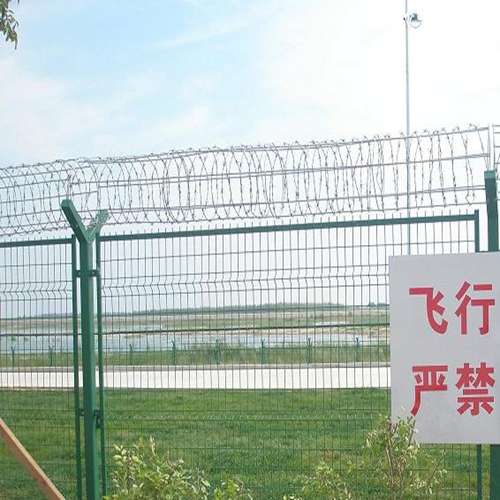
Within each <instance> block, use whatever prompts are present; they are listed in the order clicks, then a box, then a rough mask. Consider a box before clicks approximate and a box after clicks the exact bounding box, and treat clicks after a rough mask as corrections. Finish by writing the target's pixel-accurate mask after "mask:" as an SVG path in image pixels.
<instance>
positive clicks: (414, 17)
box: [403, 12, 422, 29]
mask: <svg viewBox="0 0 500 500" xmlns="http://www.w3.org/2000/svg"><path fill="white" fill-rule="evenodd" d="M403 19H404V21H405V23H406V24H407V26H409V27H410V28H415V29H416V28H420V26H421V25H422V19H420V18H419V17H418V14H417V13H416V12H411V13H408V14H406V15H405V17H404V18H403Z"/></svg>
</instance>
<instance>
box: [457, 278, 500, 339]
mask: <svg viewBox="0 0 500 500" xmlns="http://www.w3.org/2000/svg"><path fill="white" fill-rule="evenodd" d="M470 286H471V285H470V283H467V281H465V282H464V284H463V285H462V287H461V288H460V290H459V291H458V293H457V294H456V298H457V299H458V300H461V301H462V302H461V303H460V305H459V306H458V309H457V310H456V311H455V315H456V316H458V317H459V318H460V331H461V332H462V335H466V334H467V308H468V306H469V304H470V305H471V307H481V308H482V312H483V324H482V325H481V327H480V328H479V332H480V333H481V335H486V334H487V333H488V332H489V331H490V306H494V305H495V299H472V298H471V297H470V296H469V295H468V294H467V291H468V290H469V288H470ZM472 289H473V290H474V291H475V292H491V290H493V285H491V284H482V285H474V286H473V288H472Z"/></svg>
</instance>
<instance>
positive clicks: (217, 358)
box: [215, 339, 220, 365]
mask: <svg viewBox="0 0 500 500" xmlns="http://www.w3.org/2000/svg"><path fill="white" fill-rule="evenodd" d="M215 362H216V363H217V364H218V365H220V341H219V339H217V340H216V341H215Z"/></svg>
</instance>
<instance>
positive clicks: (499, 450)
mask: <svg viewBox="0 0 500 500" xmlns="http://www.w3.org/2000/svg"><path fill="white" fill-rule="evenodd" d="M484 184H485V191H486V211H487V214H488V252H498V249H499V245H498V202H497V180H496V172H495V171H494V170H488V171H486V172H485V173H484ZM490 500H500V446H499V445H492V446H490Z"/></svg>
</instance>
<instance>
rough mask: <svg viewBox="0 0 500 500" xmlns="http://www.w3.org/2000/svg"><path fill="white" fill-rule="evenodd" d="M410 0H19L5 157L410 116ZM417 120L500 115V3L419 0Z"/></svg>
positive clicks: (124, 150) (224, 140)
mask: <svg viewBox="0 0 500 500" xmlns="http://www.w3.org/2000/svg"><path fill="white" fill-rule="evenodd" d="M404 7H405V6H404V0H399V1H395V0H378V1H376V2H375V1H373V0H142V1H141V2H136V1H132V0H127V1H124V0H121V1H119V0H106V1H102V0H79V1H68V0H43V1H40V0H21V2H20V4H19V5H17V2H16V3H13V8H14V10H15V14H16V17H17V19H18V20H19V22H20V27H19V39H20V41H19V45H18V48H17V50H14V46H13V45H12V44H7V43H0V167H5V166H9V165H17V164H21V163H33V162H41V161H50V160H54V159H60V158H72V157H82V156H91V157H94V156H121V155H135V154H147V153H161V152H165V151H169V150H171V149H185V148H201V147H208V146H228V145H239V144H258V143H282V142H293V141H300V142H308V141H321V140H340V139H349V138H352V137H364V136H372V135H377V134H378V135H385V134H398V133H399V132H401V131H403V130H404V129H405V25H404V21H403V16H404V14H405V8H404ZM409 10H410V11H411V12H414V11H416V12H418V14H419V17H420V18H422V20H423V23H422V25H421V27H420V28H418V29H412V30H411V32H410V95H411V115H410V116H411V129H412V130H417V131H423V130H425V129H431V130H435V129H438V128H442V127H446V128H452V127H455V126H462V127H465V126H467V125H468V124H470V123H474V124H478V125H486V124H489V123H495V121H496V122H498V123H500V109H499V108H500V64H498V54H500V34H498V30H497V24H498V19H499V17H500V3H499V2H497V1H496V0H477V1H476V2H471V1H470V0H469V1H467V2H466V1H465V0H409Z"/></svg>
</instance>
